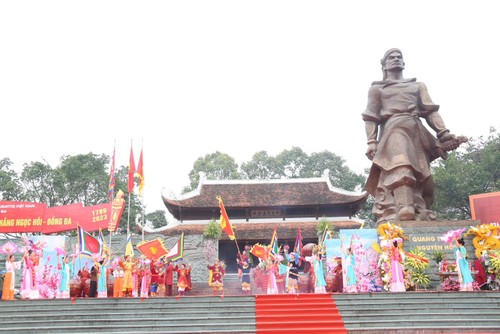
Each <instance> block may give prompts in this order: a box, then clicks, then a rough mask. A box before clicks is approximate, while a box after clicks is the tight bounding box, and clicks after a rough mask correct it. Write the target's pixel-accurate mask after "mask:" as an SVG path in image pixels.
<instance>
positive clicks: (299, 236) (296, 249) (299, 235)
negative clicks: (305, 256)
mask: <svg viewBox="0 0 500 334" xmlns="http://www.w3.org/2000/svg"><path fill="white" fill-rule="evenodd" d="M293 252H294V253H297V254H301V253H302V233H301V232H300V228H299V232H298V233H297V238H296V239H295V245H294V247H293Z"/></svg>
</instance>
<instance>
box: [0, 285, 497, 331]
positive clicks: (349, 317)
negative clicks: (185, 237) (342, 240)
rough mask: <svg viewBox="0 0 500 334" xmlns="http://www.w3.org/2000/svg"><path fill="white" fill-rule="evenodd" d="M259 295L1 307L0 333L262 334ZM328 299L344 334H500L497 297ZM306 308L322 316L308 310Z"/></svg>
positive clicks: (336, 296)
mask: <svg viewBox="0 0 500 334" xmlns="http://www.w3.org/2000/svg"><path fill="white" fill-rule="evenodd" d="M263 296H264V295H261V294H259V295H251V296H239V295H228V294H226V295H225V296H224V298H221V297H213V296H186V297H182V298H175V297H169V298H148V299H140V298H98V299H94V298H77V299H75V300H71V299H50V300H47V299H45V300H15V301H0V308H1V310H2V312H0V334H1V333H13V334H16V333H27V334H29V333H173V334H187V333H191V334H202V333H204V334H208V333H211V334H215V333H235V334H238V333H242V334H250V333H261V332H262V331H259V328H262V327H259V326H258V322H259V321H262V319H260V318H259V317H258V316H257V312H256V309H257V306H256V301H257V300H258V299H259V298H260V297H263ZM298 296H299V298H298V299H299V300H300V299H303V298H302V297H301V296H302V294H301V295H298ZM304 297H305V296H304ZM330 297H331V298H333V300H334V304H335V305H336V308H337V309H338V312H339V313H340V316H341V319H342V321H343V323H344V326H345V330H347V333H353V334H361V333H363V334H366V333H500V291H478V292H406V293H359V294H338V293H334V294H331V295H330ZM269 299H272V298H269ZM309 302H310V301H309ZM309 302H308V303H309ZM280 303H281V306H280V305H278V304H277V305H276V307H281V308H282V309H283V310H284V308H283V300H281V302H280ZM266 307H267V310H269V312H270V314H269V316H267V314H264V315H265V316H264V317H263V319H264V321H265V322H264V324H265V326H266V327H265V328H266V329H265V330H266V332H273V331H274V332H279V330H280V328H279V326H280V325H279V323H280V322H279V321H278V320H281V321H283V319H275V320H276V326H273V325H272V324H271V323H270V322H271V320H272V319H273V317H272V316H273V314H272V310H273V309H274V306H273V305H271V304H269V305H268V306H266ZM301 307H302V308H303V309H305V308H304V307H305V306H301ZM308 309H309V311H308V312H313V313H315V312H320V311H318V310H316V309H314V308H312V306H311V305H309V306H308ZM308 312H305V313H308ZM288 313H290V312H288ZM291 313H293V311H292V312H291ZM298 319H299V317H295V318H294V319H292V320H293V321H296V323H295V324H294V327H295V328H293V327H292V328H287V329H286V332H287V333H302V334H303V333H314V329H318V325H317V324H316V328H309V327H308V324H307V321H309V322H310V320H311V319H308V320H307V321H303V322H300V323H299V320H298ZM325 320H326V319H325ZM273 321H274V320H273ZM274 329H276V330H274Z"/></svg>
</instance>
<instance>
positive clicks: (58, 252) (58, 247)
mask: <svg viewBox="0 0 500 334" xmlns="http://www.w3.org/2000/svg"><path fill="white" fill-rule="evenodd" d="M54 249H55V250H56V254H57V256H59V255H66V251H65V250H64V248H62V247H60V246H55V247H54Z"/></svg>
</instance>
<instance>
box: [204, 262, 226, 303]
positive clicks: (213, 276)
mask: <svg viewBox="0 0 500 334" xmlns="http://www.w3.org/2000/svg"><path fill="white" fill-rule="evenodd" d="M207 268H208V270H209V271H210V274H209V278H210V280H209V286H211V287H212V289H213V295H214V296H215V295H217V293H218V292H219V293H220V294H221V295H224V281H223V277H224V275H225V274H226V270H225V269H224V266H223V265H221V263H220V261H219V259H215V263H214V264H213V265H212V266H210V265H208V266H207Z"/></svg>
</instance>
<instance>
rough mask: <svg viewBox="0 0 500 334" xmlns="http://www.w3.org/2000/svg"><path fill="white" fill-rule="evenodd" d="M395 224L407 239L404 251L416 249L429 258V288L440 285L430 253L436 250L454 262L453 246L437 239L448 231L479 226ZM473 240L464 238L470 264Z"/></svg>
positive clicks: (466, 223) (473, 223) (468, 222)
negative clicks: (400, 228)
mask: <svg viewBox="0 0 500 334" xmlns="http://www.w3.org/2000/svg"><path fill="white" fill-rule="evenodd" d="M396 224H397V225H399V226H401V227H402V228H403V230H404V232H405V234H406V236H408V239H409V240H407V241H405V242H404V243H403V248H404V250H405V251H409V250H411V249H414V248H418V249H420V250H421V251H423V252H424V253H425V255H426V257H427V258H429V260H430V261H429V269H428V270H427V272H428V274H429V276H430V279H431V286H430V288H435V287H437V286H438V285H439V283H440V277H439V276H438V275H436V272H438V268H437V263H436V262H435V261H434V260H432V259H431V256H432V253H433V252H434V251H436V250H438V251H442V252H444V253H445V257H446V259H447V260H451V261H454V255H453V246H450V245H449V244H445V243H444V242H443V241H441V240H440V239H439V237H440V236H442V235H443V234H445V233H446V232H448V231H450V230H458V229H461V228H465V232H467V231H468V230H469V228H470V227H471V226H476V225H479V224H480V221H478V220H453V221H451V220H450V221H407V222H399V223H396ZM473 238H474V236H468V237H464V240H465V248H466V249H467V257H468V260H469V262H470V263H472V262H473V261H474V260H475V259H476V256H475V252H474V246H473V245H472V239H473Z"/></svg>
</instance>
